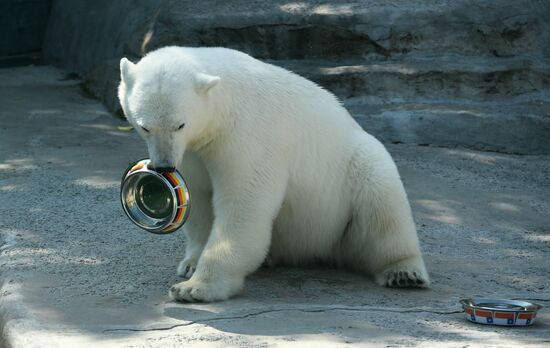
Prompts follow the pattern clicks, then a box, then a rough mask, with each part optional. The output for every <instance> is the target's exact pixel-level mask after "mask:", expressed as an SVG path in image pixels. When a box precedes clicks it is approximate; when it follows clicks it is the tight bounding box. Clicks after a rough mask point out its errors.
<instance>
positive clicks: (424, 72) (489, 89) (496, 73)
mask: <svg viewBox="0 0 550 348" xmlns="http://www.w3.org/2000/svg"><path fill="white" fill-rule="evenodd" d="M270 63H272V64H275V65H279V66H282V67H284V68H286V69H289V70H291V71H294V72H295V73H297V74H299V75H302V76H304V77H306V78H308V79H311V80H313V81H315V82H317V83H318V84H320V85H321V86H323V87H325V88H326V89H328V90H330V91H331V92H333V93H335V94H336V95H338V96H339V97H340V98H352V97H358V96H379V97H405V98H408V97H418V96H430V97H432V98H433V97H439V98H442V97H448V98H476V99H487V98H492V97H494V96H513V95H520V94H525V93H531V92H535V91H541V90H548V89H550V64H549V62H546V61H542V60H534V59H529V58H519V57H517V58H506V59H504V58H480V57H471V56H445V57H441V56H438V57H422V58H420V57H417V58H414V59H413V58H410V57H409V58H407V59H406V60H403V59H392V60H386V61H376V62H369V61H365V60H283V61H270Z"/></svg>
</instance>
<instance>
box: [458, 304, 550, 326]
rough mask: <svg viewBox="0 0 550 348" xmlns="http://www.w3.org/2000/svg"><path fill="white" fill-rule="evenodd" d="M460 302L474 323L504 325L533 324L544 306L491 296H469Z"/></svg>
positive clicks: (467, 317) (468, 317)
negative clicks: (492, 297)
mask: <svg viewBox="0 0 550 348" xmlns="http://www.w3.org/2000/svg"><path fill="white" fill-rule="evenodd" d="M460 303H461V304H462V307H463V308H464V314H465V315H466V319H468V320H469V321H471V322H472V323H478V324H485V325H502V326H527V325H532V324H533V322H534V321H535V318H536V316H537V311H538V310H539V309H540V308H541V307H542V306H541V305H538V304H536V303H531V302H527V301H516V300H501V299H490V298H474V299H471V298H468V299H463V300H460Z"/></svg>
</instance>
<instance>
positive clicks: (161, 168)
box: [155, 167, 176, 173]
mask: <svg viewBox="0 0 550 348" xmlns="http://www.w3.org/2000/svg"><path fill="white" fill-rule="evenodd" d="M155 170H156V171H157V172H159V173H162V172H173V171H175V170H176V168H175V167H158V168H155Z"/></svg>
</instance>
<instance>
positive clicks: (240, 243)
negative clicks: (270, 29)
mask: <svg viewBox="0 0 550 348" xmlns="http://www.w3.org/2000/svg"><path fill="white" fill-rule="evenodd" d="M121 76H122V82H121V84H120V87H119V98H120V101H121V104H122V107H123V109H124V111H125V114H126V115H127V117H128V120H129V121H130V122H131V123H132V124H133V125H134V126H135V128H136V129H137V130H138V132H139V133H140V134H141V135H142V136H143V137H144V139H145V141H146V142H147V145H148V149H149V155H150V157H151V159H152V161H153V163H154V165H156V166H159V167H165V166H176V167H178V169H179V170H180V171H181V172H182V174H183V176H184V177H185V178H186V180H187V181H188V184H189V186H190V191H191V200H192V211H191V215H190V218H189V221H188V222H187V223H186V225H185V226H184V228H185V233H186V235H187V238H188V241H187V243H186V256H185V259H184V260H183V261H182V262H181V263H180V266H179V268H178V273H179V274H180V275H182V276H185V277H189V276H190V279H188V280H185V281H183V282H181V283H178V284H176V285H174V286H173V287H172V289H171V291H170V294H171V296H172V298H174V299H176V300H183V301H213V300H222V299H226V298H228V297H230V296H232V295H235V294H237V293H238V292H239V291H240V290H241V289H242V288H243V284H244V279H245V277H246V276H247V275H248V274H250V273H251V272H253V271H254V270H256V269H257V268H258V267H259V266H260V265H261V263H262V262H263V261H264V260H265V259H266V257H267V259H268V260H269V263H270V264H292V265H297V264H305V263H311V262H316V261H324V262H327V263H331V264H335V265H338V266H344V267H348V268H352V269H355V270H359V271H363V272H365V273H366V274H369V275H373V276H374V277H375V279H376V281H377V282H378V283H379V284H381V285H389V286H420V287H424V286H427V285H428V283H429V280H428V274H427V272H426V269H425V267H424V262H423V261H422V256H421V253H420V250H419V246H418V240H417V236H416V229H415V225H414V222H413V219H412V215H411V211H410V207H409V203H408V201H407V196H406V193H405V190H404V188H403V184H402V183H401V179H400V177H399V174H398V172H397V168H396V166H395V164H394V162H393V160H392V159H391V157H390V155H389V154H388V152H387V151H386V149H385V148H384V146H383V145H382V144H381V143H380V142H378V141H377V140H376V139H375V138H374V137H372V136H371V135H369V134H367V133H366V132H364V131H363V130H362V129H361V127H360V126H359V125H358V124H357V123H356V122H355V121H354V120H353V118H352V117H351V116H350V115H349V113H348V112H347V111H346V110H345V109H344V108H343V107H342V106H341V105H340V103H339V102H338V101H337V99H336V98H335V97H334V96H333V95H332V94H331V93H329V92H327V91H326V90H323V89H322V88H320V87H319V86H317V85H315V84H314V83H312V82H311V81H308V80H306V79H304V78H302V77H300V76H298V75H296V74H293V73H291V72H289V71H287V70H284V69H282V68H279V67H276V66H273V65H269V64H265V63H263V62H260V61H258V60H256V59H254V58H252V57H250V56H248V55H246V54H244V53H241V52H238V51H234V50H230V49H224V48H183V47H166V48H162V49H159V50H157V51H154V52H151V53H149V54H148V55H147V56H145V57H144V58H143V59H142V60H141V61H140V62H139V63H138V64H133V63H131V62H129V61H128V60H126V59H122V60H121ZM182 123H185V126H184V128H183V129H181V130H177V127H178V126H179V125H181V124H182ZM141 127H145V128H146V129H147V130H148V131H149V132H146V131H144V130H143V129H142V128H141Z"/></svg>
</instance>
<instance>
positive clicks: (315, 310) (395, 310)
mask: <svg viewBox="0 0 550 348" xmlns="http://www.w3.org/2000/svg"><path fill="white" fill-rule="evenodd" d="M285 311H298V312H303V313H322V312H328V311H352V312H366V311H372V312H392V313H433V314H441V315H445V314H456V313H462V312H463V311H462V309H460V310H446V311H445V310H444V311H436V310H429V309H422V308H411V309H402V308H384V307H362V308H353V307H331V308H312V309H307V308H305V309H304V308H280V309H269V310H264V311H259V312H254V313H247V314H243V315H234V316H226V317H217V318H208V319H197V320H192V321H190V322H188V323H182V324H175V325H171V326H166V327H158V328H143V329H139V328H119V329H105V330H103V333H107V332H120V331H132V332H142V331H167V330H172V329H175V328H178V327H185V326H191V325H194V324H201V323H208V322H212V321H221V320H232V319H246V318H250V317H255V316H259V315H262V314H266V313H277V312H285Z"/></svg>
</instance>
